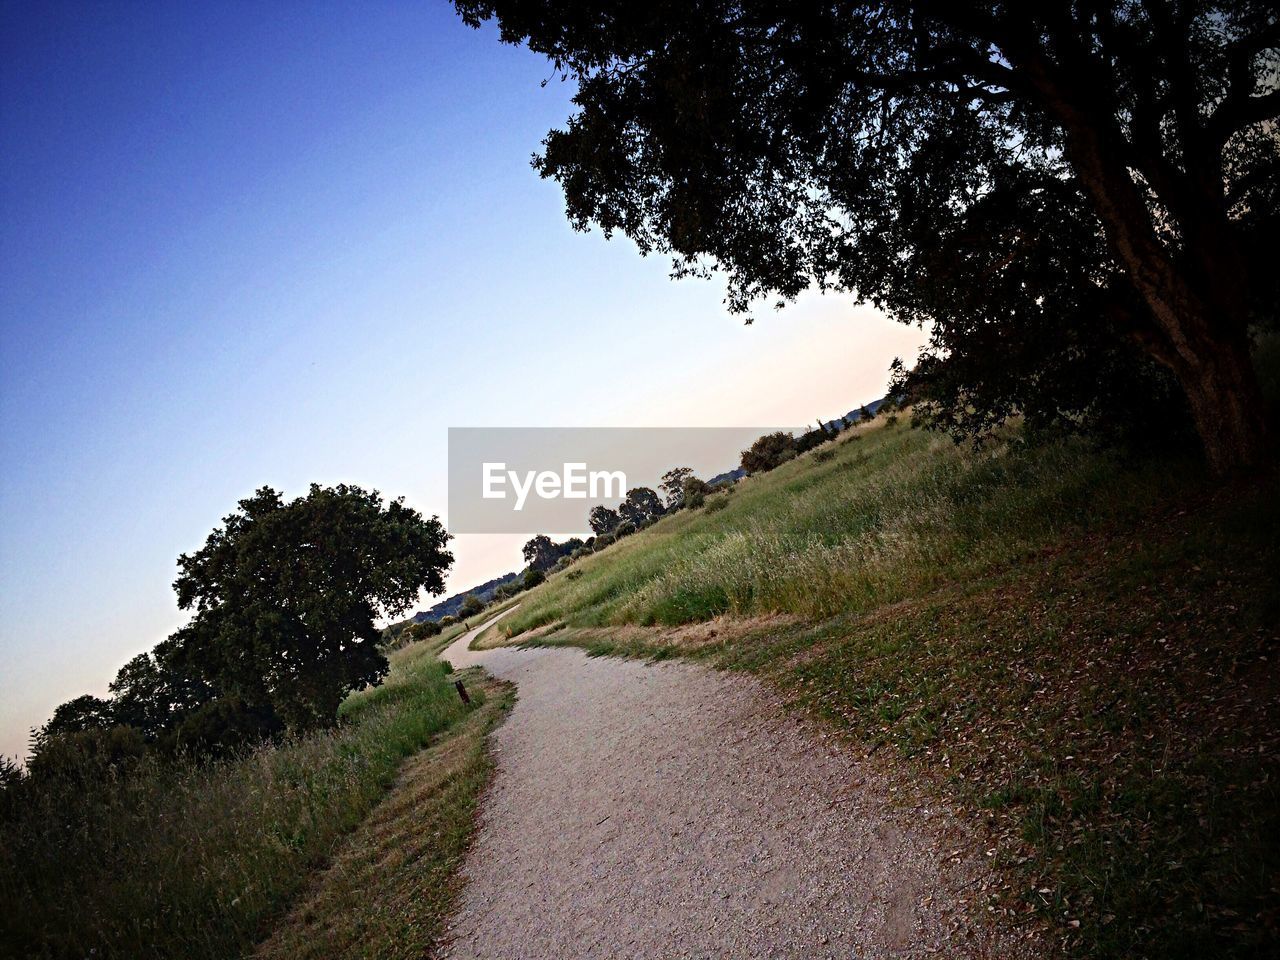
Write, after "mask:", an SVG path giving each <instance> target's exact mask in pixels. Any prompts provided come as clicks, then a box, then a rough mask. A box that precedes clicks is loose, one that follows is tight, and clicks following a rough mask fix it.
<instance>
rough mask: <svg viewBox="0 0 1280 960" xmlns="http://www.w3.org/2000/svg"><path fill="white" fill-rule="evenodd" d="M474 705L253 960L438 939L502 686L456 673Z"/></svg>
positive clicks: (408, 947) (405, 773) (403, 952)
mask: <svg viewBox="0 0 1280 960" xmlns="http://www.w3.org/2000/svg"><path fill="white" fill-rule="evenodd" d="M461 677H462V678H463V679H464V680H465V681H466V683H467V687H468V690H469V692H470V694H471V696H472V697H473V698H475V697H477V696H479V697H481V699H482V701H483V703H482V706H481V707H480V708H479V709H478V710H475V711H473V712H472V713H470V714H469V715H468V716H467V717H466V718H465V719H463V720H461V721H460V722H458V723H457V724H456V725H454V726H453V727H451V728H450V729H449V731H448V735H447V736H446V737H444V738H442V740H441V741H440V742H439V743H438V744H436V745H434V746H432V747H430V748H428V749H427V750H424V751H422V752H421V753H418V754H416V755H414V756H413V757H411V758H410V759H409V760H408V761H406V762H405V764H404V767H403V768H402V770H401V774H400V777H399V779H398V780H397V782H396V785H395V786H394V787H393V788H392V790H391V792H390V794H388V795H387V798H386V799H385V800H383V801H382V803H380V804H379V805H378V806H377V807H376V808H375V809H374V810H373V812H372V813H371V814H370V815H369V817H368V818H366V819H365V821H364V822H363V823H362V824H361V825H360V826H359V827H358V828H357V829H356V831H355V832H354V833H353V834H352V835H351V836H350V837H348V838H347V839H346V840H345V841H344V842H343V844H342V846H341V848H340V849H339V850H338V852H337V853H336V855H335V856H334V858H333V862H332V864H331V865H330V866H329V867H328V868H327V869H326V870H324V871H323V872H322V873H321V874H320V875H319V876H318V877H317V878H316V879H315V880H314V881H313V882H312V884H311V885H310V887H309V889H308V890H307V891H306V892H305V893H304V894H303V895H302V896H301V897H300V898H299V901H298V902H297V904H296V905H295V906H294V908H293V909H292V910H291V911H290V912H289V914H288V916H287V917H286V918H285V919H284V920H283V921H282V922H281V923H280V924H278V925H277V926H276V928H275V930H274V931H273V933H272V935H271V936H270V938H268V939H267V941H266V942H265V943H263V944H262V945H261V946H260V947H259V949H258V952H257V956H258V957H259V958H260V960H274V958H281V960H295V958H297V960H306V958H316V960H321V958H323V960H330V958H332V960H338V958H352V960H355V958H374V957H376V958H380V960H390V958H401V957H402V958H406V960H407V958H420V957H423V956H427V955H429V954H430V953H431V951H432V950H433V948H434V947H435V945H436V943H437V941H438V940H439V937H440V933H441V931H442V929H443V922H444V920H445V918H446V917H447V915H448V913H449V910H450V908H451V906H452V904H453V901H454V898H455V897H456V895H457V893H458V890H459V887H460V883H461V880H460V877H459V876H458V868H459V867H460V866H461V863H462V858H463V855H464V853H465V852H466V848H467V845H468V843H469V841H470V838H471V834H472V827H473V826H474V815H475V808H476V804H477V801H478V800H479V797H480V794H481V792H482V791H483V789H484V786H485V784H486V783H487V782H488V779H489V775H490V773H491V772H492V769H493V762H492V760H491V758H490V756H489V752H488V750H487V734H488V733H489V731H490V730H491V729H493V727H494V725H495V724H497V723H498V722H500V720H501V719H502V717H503V716H504V715H505V713H506V712H507V710H508V709H509V708H510V705H511V703H512V701H513V700H514V691H513V689H512V687H511V686H510V685H509V684H504V683H501V682H500V681H496V680H492V679H486V678H484V675H483V674H481V673H480V672H479V671H478V670H468V671H465V672H463V673H462V674H461Z"/></svg>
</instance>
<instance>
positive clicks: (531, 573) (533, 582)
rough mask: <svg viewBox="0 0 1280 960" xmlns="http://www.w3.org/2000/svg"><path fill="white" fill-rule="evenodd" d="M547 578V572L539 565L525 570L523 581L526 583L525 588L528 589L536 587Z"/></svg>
mask: <svg viewBox="0 0 1280 960" xmlns="http://www.w3.org/2000/svg"><path fill="white" fill-rule="evenodd" d="M546 579H547V575H546V574H545V573H543V572H542V571H541V570H539V569H538V568H537V567H530V568H529V569H528V570H526V571H525V572H524V577H523V578H522V583H523V584H524V588H525V589H526V590H532V589H533V588H534V587H536V586H537V585H538V584H540V583H542V582H543V581H544V580H546Z"/></svg>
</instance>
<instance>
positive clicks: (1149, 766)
mask: <svg viewBox="0 0 1280 960" xmlns="http://www.w3.org/2000/svg"><path fill="white" fill-rule="evenodd" d="M891 420H892V418H888V417H882V418H879V419H877V420H876V421H873V422H872V423H870V424H868V425H865V426H861V427H858V428H855V429H854V430H852V431H848V432H846V434H845V435H844V436H843V437H842V439H841V440H839V441H837V442H836V443H835V444H834V445H828V446H826V447H823V448H819V449H818V450H817V451H813V452H812V453H810V454H807V455H805V456H802V457H800V458H798V459H797V460H795V461H793V462H791V463H788V464H784V465H783V466H782V467H780V468H778V469H777V470H775V471H773V472H772V473H769V474H766V475H763V476H757V477H753V478H749V479H747V480H744V481H742V482H740V483H739V484H737V486H736V487H735V488H734V490H733V491H732V492H727V493H719V494H716V495H714V496H713V497H710V498H708V505H707V506H706V507H704V508H703V509H702V510H699V511H696V512H683V513H680V514H676V515H674V516H671V517H667V518H665V519H663V520H662V521H660V522H659V523H658V524H656V525H654V526H653V527H651V528H649V529H647V530H644V531H642V532H640V533H638V534H636V535H635V536H633V537H629V538H626V539H625V540H623V541H621V542H619V543H618V544H615V545H613V546H611V547H609V548H607V549H606V550H604V551H602V552H600V553H598V554H595V555H593V556H591V557H588V558H585V559H584V560H582V561H580V562H579V563H578V564H576V565H575V566H574V567H572V568H571V569H570V570H569V571H566V572H565V573H561V574H558V575H555V576H553V577H552V578H551V579H550V580H549V581H548V582H547V583H546V584H544V585H543V586H541V587H538V588H537V589H535V590H534V591H532V592H531V593H530V594H529V595H528V596H527V597H526V599H525V600H524V602H523V603H522V604H521V606H520V607H519V609H517V610H516V611H515V612H514V613H513V614H512V615H511V616H510V617H508V618H507V620H506V621H505V622H504V624H503V626H504V627H505V628H506V630H507V631H509V632H510V633H511V634H513V635H514V636H515V639H516V640H517V641H519V640H526V641H530V642H536V643H572V644H577V645H581V646H585V647H587V648H589V649H591V650H594V651H595V652H598V653H614V654H628V655H638V656H658V657H670V656H688V657H698V658H702V659H704V660H707V661H709V662H711V663H713V664H715V665H718V666H722V667H725V668H730V669H744V670H750V671H753V672H755V673H757V674H759V675H760V676H761V677H763V678H765V679H766V680H768V681H770V682H772V683H775V684H777V685H778V686H779V687H780V688H781V689H783V690H784V691H785V692H786V694H787V696H788V697H789V698H790V701H791V702H792V704H793V706H794V707H795V709H797V710H801V711H807V712H811V713H814V714H818V715H821V716H822V717H824V718H826V719H827V720H828V721H830V722H831V723H832V724H834V725H835V726H836V727H837V728H838V729H840V730H841V731H843V733H844V734H845V736H846V737H847V741H846V742H847V744H848V748H849V749H853V750H860V751H868V752H874V751H877V750H881V749H883V748H885V747H888V748H890V749H889V751H886V753H882V754H881V756H885V755H886V754H892V755H893V756H894V757H896V758H898V759H897V760H896V761H895V762H899V763H902V764H905V765H906V766H907V767H908V768H909V770H911V771H912V774H913V776H916V777H918V778H919V779H921V780H922V781H924V782H926V783H928V784H931V785H932V788H933V789H936V790H937V791H938V792H939V793H940V794H941V795H942V796H944V797H945V798H947V799H948V800H951V801H953V802H956V803H958V804H961V805H962V806H963V807H964V808H965V809H967V810H968V811H969V815H970V816H971V817H972V818H974V819H976V820H981V821H983V822H985V823H986V824H987V826H988V828H989V832H990V838H991V855H992V856H994V857H996V858H997V859H998V861H999V862H1000V863H1002V864H1003V865H1004V867H1005V869H1006V872H1007V877H1008V880H1007V888H1006V890H1005V898H1004V907H1003V909H1005V910H1006V911H1008V914H1009V916H1010V917H1011V918H1024V917H1030V916H1035V917H1037V918H1038V922H1040V923H1042V924H1045V925H1047V926H1048V928H1049V929H1050V930H1051V931H1052V932H1053V933H1054V934H1055V935H1056V938H1057V940H1058V942H1059V943H1060V944H1061V947H1062V949H1063V950H1064V951H1065V952H1066V953H1068V954H1070V955H1075V956H1098V957H1117V958H1118V957H1134V956H1152V957H1155V956H1160V957H1187V958H1191V957H1201V956H1209V955H1212V956H1254V955H1259V954H1263V953H1266V952H1268V951H1270V950H1274V949H1275V948H1276V946H1277V927H1276V923H1275V920H1276V916H1277V913H1276V894H1275V888H1276V886H1275V885H1276V882H1277V881H1276V876H1277V865H1278V864H1280V839H1277V838H1280V816H1278V814H1277V811H1280V786H1278V785H1280V762H1278V760H1277V758H1278V757H1280V737H1278V736H1277V729H1278V728H1280V724H1277V718H1278V717H1280V696H1278V695H1280V684H1278V683H1277V681H1276V680H1275V670H1274V662H1275V657H1276V655H1277V654H1280V640H1278V639H1277V638H1278V637H1280V580H1278V579H1277V571H1280V506H1278V504H1280V497H1277V494H1278V493H1280V489H1278V488H1277V483H1276V481H1275V479H1274V477H1272V478H1268V479H1266V480H1262V481H1257V482H1255V483H1253V484H1251V485H1246V486H1240V487H1233V488H1231V489H1228V490H1219V489H1216V488H1215V487H1214V485H1213V484H1212V483H1210V482H1209V481H1208V479H1207V478H1206V477H1205V476H1204V475H1203V474H1202V473H1201V471H1200V468H1199V467H1198V465H1196V464H1195V463H1192V462H1187V461H1180V460H1169V459H1164V460H1149V461H1146V462H1144V463H1140V464H1132V463H1124V462H1122V461H1120V460H1119V459H1117V458H1115V457H1114V456H1111V455H1109V454H1106V453H1103V452H1100V451H1098V450H1095V449H1093V448H1092V447H1090V446H1089V445H1087V444H1086V443H1084V442H1083V441H1080V440H1062V441H1057V442H1053V443H1048V444H1044V445H1040V446H1030V445H1028V444H1027V443H1025V442H1024V441H1023V439H1022V438H1021V437H1020V436H1018V435H1017V434H1016V433H1015V432H1012V431H1011V432H1009V433H1008V434H1006V435H1005V436H1003V437H1002V438H999V439H998V440H996V441H994V442H992V443H991V444H989V445H988V446H986V447H984V448H983V449H981V450H974V449H970V448H957V447H955V446H953V445H952V444H951V443H950V442H949V441H947V440H945V439H944V438H940V437H937V436H933V435H930V434H927V433H923V432H920V431H916V430H912V429H910V428H909V427H908V426H907V424H906V422H905V419H901V420H898V421H897V422H890V421H891Z"/></svg>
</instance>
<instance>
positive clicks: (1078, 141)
mask: <svg viewBox="0 0 1280 960" xmlns="http://www.w3.org/2000/svg"><path fill="white" fill-rule="evenodd" d="M455 5H456V6H457V8H458V10H459V12H460V13H461V14H462V16H463V19H464V20H465V21H466V22H467V23H469V24H471V25H473V26H478V25H479V24H480V23H481V22H482V21H484V20H487V19H489V18H492V17H497V18H498V20H499V21H500V36H501V38H502V39H503V40H505V41H507V42H512V43H519V42H523V43H527V44H528V45H529V47H530V48H531V49H532V50H534V51H536V52H539V53H543V54H545V55H546V56H548V57H549V58H550V59H551V61H552V62H553V63H554V64H555V67H556V69H557V70H558V71H560V72H561V73H562V75H564V76H565V77H566V78H568V79H570V80H572V81H573V88H574V91H575V93H574V104H575V112H574V114H573V115H572V116H571V117H570V118H569V120H568V121H567V122H566V123H564V124H563V125H561V126H560V127H559V128H558V129H555V130H553V131H552V132H551V133H550V134H548V136H547V137H546V139H545V140H544V141H543V146H544V150H543V153H542V155H541V156H540V157H538V158H537V160H536V161H535V162H536V165H537V167H538V169H539V171H540V172H541V173H542V175H543V176H545V177H549V178H554V179H555V180H557V181H558V182H559V183H560V184H561V185H562V187H563V188H564V193H565V199H566V208H567V213H568V216H569V219H570V221H571V223H573V224H574V225H575V226H576V227H579V228H583V229H585V228H587V227H588V226H589V225H591V224H597V225H599V226H600V227H601V228H602V229H603V231H604V232H605V234H606V235H608V234H610V233H612V232H614V231H622V232H625V233H626V234H627V235H628V236H630V237H631V238H632V239H633V240H634V241H635V242H636V243H637V244H638V245H639V247H640V249H641V250H642V251H643V252H646V253H648V252H661V253H668V254H671V255H672V257H673V258H674V260H675V267H676V270H677V272H679V273H684V274H698V273H705V272H707V271H708V270H709V269H711V268H720V269H723V270H724V271H725V272H726V273H727V274H728V281H729V293H728V299H729V303H730V305H731V306H732V307H734V308H735V309H742V310H745V309H747V308H748V307H749V306H750V305H751V304H753V303H756V302H759V301H762V300H764V299H766V298H768V299H782V300H788V299H793V298H795V297H796V296H798V295H799V294H800V292H802V291H803V290H805V289H806V288H808V287H810V286H813V285H818V286H820V287H822V288H823V289H831V288H835V289H837V290H843V291H856V293H857V295H859V296H860V297H864V298H866V299H867V300H868V301H871V302H874V303H876V304H877V305H878V306H880V307H882V308H883V309H885V310H887V311H888V312H889V313H890V314H891V315H893V316H894V317H896V318H897V319H900V320H902V321H903V322H907V323H917V322H921V321H928V322H929V323H931V324H934V325H935V329H937V328H941V331H940V334H939V336H938V337H937V338H936V339H935V342H934V344H932V345H931V350H932V352H931V354H930V355H931V356H933V357H934V358H941V357H943V356H944V352H945V351H947V350H952V349H953V348H954V349H958V350H959V351H960V353H961V355H963V356H967V357H968V359H969V361H970V362H969V363H968V364H966V365H964V369H966V370H968V371H969V372H970V373H981V372H982V371H989V370H992V369H994V366H993V363H988V364H986V365H982V364H981V363H980V356H981V355H982V354H983V353H987V352H990V353H991V354H992V355H993V356H994V357H999V358H1003V359H1008V360H1013V361H1016V362H1019V363H1023V364H1025V365H1024V366H1023V367H1021V368H1020V369H1021V376H1020V377H1018V378H1017V379H1016V381H1013V380H1005V381H1004V382H1006V383H1007V384H1008V385H1009V386H1010V387H1011V388H1013V390H1014V393H1013V394H1012V396H1027V395H1033V396H1034V390H1035V388H1036V384H1037V383H1039V382H1040V381H1041V379H1042V375H1044V374H1048V375H1049V376H1047V377H1044V378H1043V380H1044V383H1043V385H1044V386H1045V388H1046V389H1048V390H1050V391H1053V390H1056V389H1058V388H1059V386H1060V384H1059V382H1058V379H1057V376H1056V375H1055V374H1056V372H1057V370H1058V368H1059V366H1065V367H1066V368H1067V370H1068V375H1069V378H1070V380H1071V388H1072V393H1075V392H1076V391H1077V390H1083V389H1084V388H1085V387H1087V385H1088V379H1087V377H1085V376H1084V374H1085V373H1086V372H1087V370H1088V368H1089V366H1090V364H1088V363H1085V364H1077V363H1075V361H1073V359H1072V356H1073V354H1072V351H1073V350H1074V351H1076V352H1077V354H1078V352H1079V351H1081V350H1083V351H1086V353H1087V354H1088V355H1092V356H1094V357H1095V358H1104V359H1105V361H1106V363H1107V364H1108V365H1110V366H1112V367H1115V366H1117V365H1118V364H1119V362H1120V361H1119V356H1120V354H1119V353H1118V352H1117V351H1123V350H1126V349H1127V350H1128V351H1129V356H1130V358H1132V357H1141V356H1142V355H1145V358H1146V362H1148V363H1158V364H1160V365H1162V366H1164V367H1165V368H1166V369H1167V370H1168V371H1169V372H1170V373H1171V375H1172V377H1173V378H1174V379H1175V380H1176V382H1177V384H1178V385H1179V387H1180V389H1181V392H1182V394H1183V396H1184V397H1185V404H1186V407H1187V408H1188V409H1189V410H1190V412H1191V416H1192V417H1193V419H1194V422H1195V424H1196V426H1197V429H1198V432H1199V435H1200V438H1201V441H1202V443H1203V445H1204V447H1205V449H1206V453H1207V454H1208V457H1209V460H1210V462H1211V464H1212V465H1213V466H1214V467H1215V468H1217V469H1218V470H1220V471H1221V470H1229V469H1232V468H1236V467H1242V466H1245V467H1247V466H1250V465H1257V464H1259V463H1261V462H1262V461H1263V460H1265V459H1266V458H1267V457H1268V456H1269V444H1268V436H1267V434H1268V429H1267V422H1266V415H1265V412H1264V410H1265V408H1264V405H1263V401H1262V396H1261V392H1260V390H1259V387H1258V383H1257V377H1256V375H1255V373H1254V371H1253V369H1252V365H1251V358H1250V325H1251V324H1252V323H1255V322H1258V321H1259V320H1263V321H1264V322H1274V321H1273V320H1267V319H1266V318H1268V317H1274V314H1275V305H1276V302H1277V298H1278V294H1280V286H1278V285H1280V277H1278V276H1277V274H1280V271H1276V270H1275V269H1274V268H1273V265H1272V262H1273V261H1274V250H1275V249H1276V246H1277V237H1280V192H1277V191H1276V189H1275V184H1276V182H1277V180H1278V179H1280V138H1278V137H1277V136H1276V119H1277V116H1278V115H1280V90H1277V88H1276V54H1275V51H1276V46H1277V38H1278V35H1280V27H1278V26H1277V12H1276V10H1277V8H1276V4H1275V2H1274V0H1219V2H1213V3H1210V2H1200V0H1184V2H1177V3H1173V2H1156V0H1152V2H1123V3H1122V2H1110V3H1010V2H996V0H977V2H954V3H944V2H920V0H884V2H875V3H841V4H833V3H807V2H802V0H796V2H792V3H770V2H763V0H742V2H739V3H723V4H711V5H708V4H643V3H638V4H617V3H615V4H607V5H604V6H601V5H599V4H595V5H592V4H584V3H582V2H581V0H543V2H538V3H533V2H530V0H455ZM1268 249H1270V250H1272V251H1273V252H1272V253H1271V254H1267V253H1266V252H1265V251H1266V250H1268ZM948 298H951V299H953V300H954V301H955V306H952V305H950V304H949V301H948ZM1053 325H1058V326H1071V327H1073V328H1075V333H1074V334H1073V335H1071V336H1064V337H1057V336H1053V337H1051V338H1049V342H1048V344H1047V345H1046V347H1045V348H1042V347H1040V346H1038V345H1037V344H1036V343H1035V342H1034V337H1035V335H1036V334H1037V333H1039V332H1042V331H1045V330H1047V329H1048V328H1049V327H1051V326H1053ZM1010 341H1016V343H1013V344H1012V345H1010ZM1006 347H1008V348H1007V349H1006ZM932 348H937V349H932ZM1139 351H1141V354H1140V353H1139ZM1128 364H1129V367H1130V369H1133V361H1132V359H1130V360H1129V362H1128ZM1106 382H1108V383H1109V382H1110V381H1106ZM970 383H971V384H973V385H979V381H978V380H971V381H970ZM953 395H954V394H953ZM996 395H997V394H995V393H994V392H992V391H984V392H983V394H982V396H981V398H980V399H986V397H987V396H996ZM1075 399H1079V398H1078V397H1075ZM1091 402H1092V401H1091Z"/></svg>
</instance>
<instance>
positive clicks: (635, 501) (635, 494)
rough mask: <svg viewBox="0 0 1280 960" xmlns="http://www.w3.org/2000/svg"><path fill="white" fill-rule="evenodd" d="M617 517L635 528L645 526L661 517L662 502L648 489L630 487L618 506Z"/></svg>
mask: <svg viewBox="0 0 1280 960" xmlns="http://www.w3.org/2000/svg"><path fill="white" fill-rule="evenodd" d="M618 515H619V516H620V517H622V519H623V520H625V521H627V522H629V523H633V524H635V525H636V526H637V527H643V526H647V525H648V524H650V523H653V521H655V520H657V519H658V518H659V517H660V516H662V500H660V499H659V498H658V495H657V494H656V493H654V492H653V491H652V490H651V489H649V488H648V487H632V488H631V489H630V490H628V491H627V498H626V499H625V500H623V501H622V503H621V504H619V506H618Z"/></svg>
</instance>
